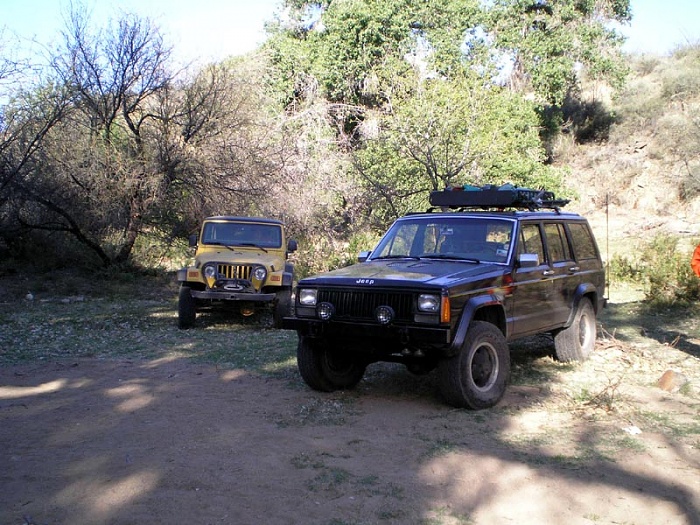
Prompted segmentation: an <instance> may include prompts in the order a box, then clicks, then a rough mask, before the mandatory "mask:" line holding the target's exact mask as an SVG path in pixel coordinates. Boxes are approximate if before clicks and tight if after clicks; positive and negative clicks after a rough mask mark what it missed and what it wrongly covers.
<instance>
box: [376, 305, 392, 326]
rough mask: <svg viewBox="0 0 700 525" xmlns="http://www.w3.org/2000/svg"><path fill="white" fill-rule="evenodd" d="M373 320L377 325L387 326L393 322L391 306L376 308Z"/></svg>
mask: <svg viewBox="0 0 700 525" xmlns="http://www.w3.org/2000/svg"><path fill="white" fill-rule="evenodd" d="M374 318H375V319H376V320H377V322H378V323H379V324H389V323H390V322H391V321H393V320H394V310H393V309H392V308H391V306H378V307H377V309H376V310H375V311H374Z"/></svg>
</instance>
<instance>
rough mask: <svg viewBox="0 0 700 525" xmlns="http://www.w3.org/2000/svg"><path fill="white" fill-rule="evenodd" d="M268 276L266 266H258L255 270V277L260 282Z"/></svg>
mask: <svg viewBox="0 0 700 525" xmlns="http://www.w3.org/2000/svg"><path fill="white" fill-rule="evenodd" d="M266 277H267V268H265V267H264V266H258V267H257V268H255V270H253V278H254V279H257V280H258V281H260V282H263V281H265V278H266Z"/></svg>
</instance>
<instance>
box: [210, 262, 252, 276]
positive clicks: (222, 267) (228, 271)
mask: <svg viewBox="0 0 700 525" xmlns="http://www.w3.org/2000/svg"><path fill="white" fill-rule="evenodd" d="M217 271H218V272H219V275H222V276H223V277H224V278H226V279H245V280H250V273H251V267H250V266H249V265H238V266H236V265H232V264H219V265H218V266H217Z"/></svg>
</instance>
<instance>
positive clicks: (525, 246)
mask: <svg viewBox="0 0 700 525" xmlns="http://www.w3.org/2000/svg"><path fill="white" fill-rule="evenodd" d="M521 253H536V254H537V256H538V257H539V259H540V264H542V263H544V262H545V257H544V247H543V245H542V236H541V235H540V228H539V226H537V224H524V225H523V226H522V228H521V229H520V242H519V243H518V255H520V254H521Z"/></svg>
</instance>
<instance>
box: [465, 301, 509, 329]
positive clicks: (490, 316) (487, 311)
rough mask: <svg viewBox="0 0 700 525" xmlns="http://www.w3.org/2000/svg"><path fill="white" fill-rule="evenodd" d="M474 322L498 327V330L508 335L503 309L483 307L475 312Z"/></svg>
mask: <svg viewBox="0 0 700 525" xmlns="http://www.w3.org/2000/svg"><path fill="white" fill-rule="evenodd" d="M472 320H473V321H486V322H487V323H491V324H493V325H496V326H497V327H498V329H499V330H500V331H501V332H502V333H503V334H504V335H505V333H506V317H505V313H504V312H503V308H501V307H500V306H483V307H481V308H479V309H478V310H477V311H476V312H474V318H473V319H472Z"/></svg>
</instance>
